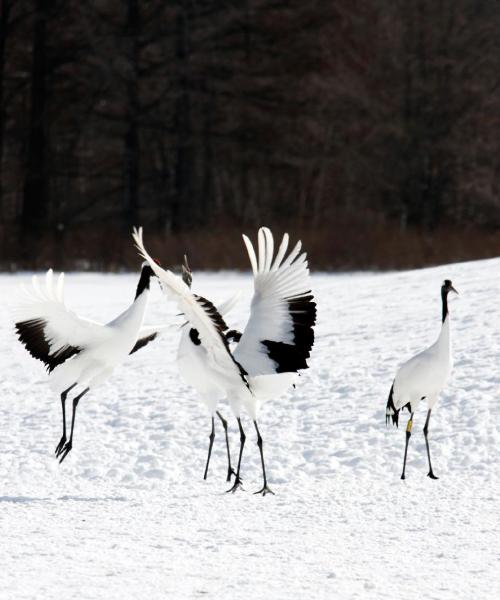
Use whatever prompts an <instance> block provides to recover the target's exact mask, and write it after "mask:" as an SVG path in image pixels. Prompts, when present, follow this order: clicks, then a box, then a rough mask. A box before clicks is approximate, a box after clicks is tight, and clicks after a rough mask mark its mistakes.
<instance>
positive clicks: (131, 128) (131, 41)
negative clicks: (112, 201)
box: [123, 0, 140, 228]
mask: <svg viewBox="0 0 500 600" xmlns="http://www.w3.org/2000/svg"><path fill="white" fill-rule="evenodd" d="M139 32H140V12H139V3H138V0H128V2H127V23H126V35H127V37H128V40H127V41H128V57H127V58H128V73H127V91H126V93H127V116H126V118H127V123H126V128H125V134H124V138H123V145H124V159H125V160H124V163H125V164H124V208H125V223H126V226H127V227H128V228H131V227H133V226H137V225H138V224H139V202H140V198H139V194H140V188H139V185H140V184H139V181H140V162H139V161H140V141H139V127H138V123H137V119H138V117H139Z"/></svg>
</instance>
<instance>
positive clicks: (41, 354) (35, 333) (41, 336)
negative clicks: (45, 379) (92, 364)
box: [16, 319, 82, 373]
mask: <svg viewBox="0 0 500 600" xmlns="http://www.w3.org/2000/svg"><path fill="white" fill-rule="evenodd" d="M46 327H47V321H45V320H44V319H29V320H27V321H19V322H18V323H16V333H17V335H18V337H19V340H20V341H21V343H22V344H24V346H25V348H26V350H27V351H28V352H29V353H30V354H31V356H33V358H36V359H38V360H41V361H42V362H43V363H45V366H46V367H47V370H48V372H49V373H50V372H51V371H53V370H54V369H55V368H56V367H57V366H58V365H61V364H62V363H63V362H65V361H67V360H68V358H71V357H72V356H75V355H76V354H78V353H79V352H81V350H82V349H81V348H79V347H78V346H70V345H69V344H68V345H66V346H63V347H62V348H59V350H58V351H57V352H54V353H53V354H51V352H50V346H49V343H48V342H47V340H46V338H45V328H46Z"/></svg>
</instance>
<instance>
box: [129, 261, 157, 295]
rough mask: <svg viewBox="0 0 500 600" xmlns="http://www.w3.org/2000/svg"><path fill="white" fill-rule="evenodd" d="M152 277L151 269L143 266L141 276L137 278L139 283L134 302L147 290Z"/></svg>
mask: <svg viewBox="0 0 500 600" xmlns="http://www.w3.org/2000/svg"><path fill="white" fill-rule="evenodd" d="M153 275H154V272H153V269H152V268H151V267H150V266H149V265H145V266H144V267H142V270H141V276H140V277H139V283H138V284H137V290H136V292H135V298H134V300H137V298H138V297H139V296H140V295H141V294H142V292H144V291H145V290H149V284H150V282H151V277H152V276H153Z"/></svg>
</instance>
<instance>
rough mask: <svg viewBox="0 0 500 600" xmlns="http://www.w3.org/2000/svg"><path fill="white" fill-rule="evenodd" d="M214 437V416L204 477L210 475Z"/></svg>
mask: <svg viewBox="0 0 500 600" xmlns="http://www.w3.org/2000/svg"><path fill="white" fill-rule="evenodd" d="M214 438H215V423H214V418H213V417H212V432H211V433H210V435H209V438H208V439H209V440H210V442H209V444H208V456H207V464H206V466H205V474H204V475H203V479H206V478H207V475H208V465H209V463H210V457H211V456H212V446H213V445H214Z"/></svg>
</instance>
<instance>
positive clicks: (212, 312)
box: [193, 294, 250, 389]
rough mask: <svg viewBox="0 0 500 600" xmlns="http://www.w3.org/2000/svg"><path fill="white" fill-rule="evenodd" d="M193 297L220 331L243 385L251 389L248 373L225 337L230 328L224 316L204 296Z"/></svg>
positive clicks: (195, 295)
mask: <svg viewBox="0 0 500 600" xmlns="http://www.w3.org/2000/svg"><path fill="white" fill-rule="evenodd" d="M193 295H194V297H195V300H196V302H198V304H199V305H200V306H201V307H202V308H203V310H204V311H205V313H206V314H207V315H208V316H209V317H210V320H211V321H212V323H213V324H214V326H215V329H216V330H217V331H218V333H219V335H220V338H221V340H222V342H223V344H224V346H225V347H226V350H227V352H228V354H229V356H230V357H231V359H232V360H233V362H234V364H235V365H236V366H237V367H238V370H239V372H240V377H241V379H242V381H243V383H244V384H245V385H246V386H247V387H248V388H249V389H250V386H249V385H248V379H247V376H248V373H247V372H246V371H245V369H244V368H243V367H242V366H241V365H240V363H239V362H238V361H237V360H236V359H235V358H234V356H233V353H232V352H231V349H230V348H229V343H228V340H227V338H226V336H225V335H224V332H225V331H227V329H228V326H227V325H226V322H225V321H224V319H223V317H222V315H221V314H220V312H219V311H218V310H217V308H216V307H215V306H214V304H213V303H212V302H210V300H207V299H206V298H203V296H198V295H197V294H193ZM195 331H196V330H195ZM196 333H197V334H198V332H196ZM198 335H199V334H198Z"/></svg>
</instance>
